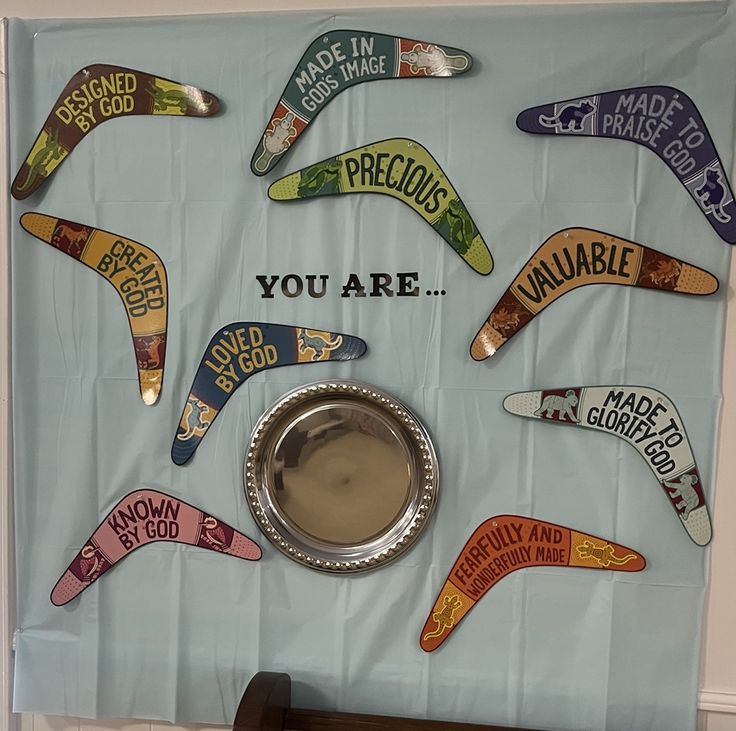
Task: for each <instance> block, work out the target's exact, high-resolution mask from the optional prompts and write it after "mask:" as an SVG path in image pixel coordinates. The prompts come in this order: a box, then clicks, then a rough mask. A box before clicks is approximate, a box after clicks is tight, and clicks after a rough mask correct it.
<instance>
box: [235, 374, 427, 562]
mask: <svg viewBox="0 0 736 731" xmlns="http://www.w3.org/2000/svg"><path fill="white" fill-rule="evenodd" d="M244 482H245V495H246V499H247V502H248V506H249V507H250V510H251V513H252V514H253V517H254V518H255V520H256V522H257V523H258V526H259V527H260V529H261V530H262V531H263V533H264V534H265V536H266V537H267V538H268V539H269V540H270V541H271V543H273V544H274V545H275V546H276V548H278V549H279V550H280V551H281V552H282V553H284V554H285V555H286V556H288V557H289V558H291V559H293V560H294V561H297V562H299V563H301V564H304V565H305V566H309V567H310V568H313V569H317V570H318V571H328V572H332V573H354V572H359V571H368V570H371V569H374V568H378V567H379V566H383V565H384V564H386V563H388V562H390V561H393V560H394V559H395V558H397V557H398V556H400V555H401V554H402V553H403V552H404V551H406V550H407V549H408V548H409V547H410V546H411V545H412V544H413V543H414V541H416V540H417V538H418V537H419V535H420V533H421V532H422V530H423V529H424V527H425V526H426V524H427V521H428V519H429V516H430V515H431V513H432V510H433V508H434V505H435V502H436V500H437V491H438V487H439V471H438V465H437V457H436V455H435V452H434V447H433V446H432V442H431V440H430V438H429V435H428V433H427V430H426V429H425V428H424V426H423V425H422V423H421V422H420V421H419V420H418V419H417V417H416V416H415V415H414V414H412V412H411V411H410V410H409V409H408V408H407V407H406V406H405V405H404V404H402V403H401V402H400V401H399V400H397V399H396V398H394V397H393V396H389V395H388V394H386V393H384V392H383V391H380V390H379V389H377V388H374V387H373V386H370V385H368V384H364V383H358V382H356V381H343V380H330V381H320V382H318V383H311V384H309V385H306V386H302V387H301V388H297V389H295V390H293V391H291V392H289V393H287V394H286V395H285V396H283V397H282V398H281V399H279V400H278V401H277V402H276V403H275V404H274V405H273V406H271V408H270V409H268V410H267V411H266V413H265V414H263V416H262V417H261V418H260V419H259V420H258V423H257V424H256V426H255V428H254V429H253V433H252V434H251V438H250V444H249V446H248V451H247V454H246V458H245V468H244Z"/></svg>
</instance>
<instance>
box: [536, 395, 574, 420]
mask: <svg viewBox="0 0 736 731" xmlns="http://www.w3.org/2000/svg"><path fill="white" fill-rule="evenodd" d="M577 405H578V397H577V396H576V395H575V391H573V390H572V389H571V388H569V389H568V390H567V392H566V393H565V395H564V396H555V395H553V394H550V395H549V396H545V398H544V401H542V405H541V406H540V407H539V408H538V409H537V410H536V411H535V412H534V416H541V417H542V418H545V419H554V418H555V411H556V412H557V413H558V414H559V419H560V421H565V416H567V417H569V419H570V421H572V422H576V421H577V417H576V416H575V413H574V411H573V409H574V408H575V407H576V406H577Z"/></svg>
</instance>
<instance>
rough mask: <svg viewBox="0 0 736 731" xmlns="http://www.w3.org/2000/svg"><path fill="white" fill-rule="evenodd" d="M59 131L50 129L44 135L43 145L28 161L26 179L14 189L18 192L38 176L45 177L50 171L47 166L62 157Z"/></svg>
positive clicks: (32, 183) (27, 188)
mask: <svg viewBox="0 0 736 731" xmlns="http://www.w3.org/2000/svg"><path fill="white" fill-rule="evenodd" d="M58 137H59V132H58V130H56V129H52V130H51V132H49V133H48V134H47V136H46V142H45V143H44V146H43V147H42V148H41V149H40V150H39V151H38V152H37V153H36V154H35V155H34V156H33V158H32V159H31V161H30V162H29V163H28V174H27V175H26V179H25V180H24V181H23V182H22V183H19V184H18V186H17V187H16V191H17V192H19V193H22V192H25V191H26V190H29V189H30V188H31V187H32V186H33V185H34V184H35V182H36V181H37V180H38V178H41V177H43V178H46V177H48V176H49V173H50V172H51V171H50V170H49V166H50V165H51V163H52V162H54V160H60V159H61V158H62V157H64V153H65V152H66V150H65V149H64V148H63V147H62V146H61V145H60V144H59V140H58Z"/></svg>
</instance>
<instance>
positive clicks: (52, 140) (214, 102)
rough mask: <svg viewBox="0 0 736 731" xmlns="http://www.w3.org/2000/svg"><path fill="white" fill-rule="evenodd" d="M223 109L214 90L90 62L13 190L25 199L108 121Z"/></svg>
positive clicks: (25, 163)
mask: <svg viewBox="0 0 736 731" xmlns="http://www.w3.org/2000/svg"><path fill="white" fill-rule="evenodd" d="M219 108H220V101H219V100H218V98H217V97H216V96H215V95H214V94H210V93H209V92H208V91H204V90H203V89H198V88H197V87H196V86H189V85H187V84H180V83H179V82H178V81H171V80H170V79H163V78H160V77H158V76H152V75H151V74H146V73H144V72H142V71H135V70H133V69H128V68H124V67H122V66H109V65H107V64H99V63H98V64H92V65H91V66H87V67H86V68H83V69H81V70H80V71H78V72H77V73H76V74H74V76H72V78H71V79H70V80H69V83H67V85H66V86H65V87H64V90H63V91H62V92H61V94H60V96H59V98H58V99H57V100H56V103H55V104H54V106H53V109H52V110H51V113H50V114H49V116H48V117H47V119H46V121H45V122H44V124H43V127H42V128H41V131H40V132H39V134H38V137H37V138H36V141H35V142H34V143H33V145H32V146H31V150H30V152H29V153H28V155H27V156H26V159H25V160H24V161H23V163H22V165H21V166H20V169H19V170H18V174H17V175H16V176H15V180H14V181H13V184H12V186H11V189H10V192H11V193H12V194H13V197H14V198H18V199H23V198H27V197H28V196H29V195H31V194H32V193H33V192H34V191H36V190H38V188H40V187H41V186H42V185H43V184H44V183H45V182H46V180H48V178H50V177H51V175H52V173H53V172H54V171H55V170H56V169H57V168H58V167H59V165H61V163H62V162H64V160H66V158H67V157H68V156H69V154H70V153H71V151H72V150H73V149H74V148H75V147H76V146H77V145H78V144H79V143H80V142H81V141H82V139H83V138H84V137H86V136H87V135H88V134H89V133H90V132H91V131H92V130H94V129H95V128H96V127H98V126H99V125H100V124H102V123H103V122H107V121H108V120H109V119H115V118H117V117H127V116H131V115H134V114H136V115H139V114H152V115H154V116H159V115H166V116H176V117H183V116H186V117H209V116H212V115H213V114H216V113H217V111H218V110H219Z"/></svg>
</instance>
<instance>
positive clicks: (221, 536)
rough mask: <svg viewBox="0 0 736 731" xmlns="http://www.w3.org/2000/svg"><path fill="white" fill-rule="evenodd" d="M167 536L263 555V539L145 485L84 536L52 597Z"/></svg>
mask: <svg viewBox="0 0 736 731" xmlns="http://www.w3.org/2000/svg"><path fill="white" fill-rule="evenodd" d="M162 541H163V542H169V543H184V544H187V545H190V546H198V547H200V548H204V549H207V550H208V551H215V552H217V553H225V554H227V555H229V556H235V557H236V558H242V559H244V560H246V561H258V560H259V559H260V558H261V549H260V548H259V546H258V544H257V543H254V542H253V541H252V540H251V539H250V538H248V536H245V535H243V534H242V533H240V532H239V531H237V530H235V529H234V528H232V527H231V526H229V525H228V524H227V523H225V522H223V521H221V520H219V519H217V518H215V517H213V516H212V515H210V514H209V513H205V512H204V511H202V510H200V509H199V508H195V507H194V506H193V505H190V504H189V503H185V502H184V501H183V500H179V499H177V498H175V497H173V496H172V495H167V494H166V493H165V492H159V491H158V490H149V489H148V488H141V489H140V490H136V491H134V492H131V493H129V494H128V495H126V496H125V497H124V498H123V499H122V500H121V501H120V502H119V503H118V504H117V505H116V506H115V507H114V508H113V509H112V510H111V511H110V512H109V513H108V514H107V516H106V517H105V519H104V520H103V521H102V522H101V523H100V525H99V526H98V527H97V529H96V530H95V532H94V533H93V534H92V535H91V536H90V537H89V538H88V539H87V540H86V541H85V543H84V547H83V548H82V550H81V551H80V552H79V553H78V554H77V555H76V556H75V557H74V560H73V561H72V562H71V564H69V568H67V570H66V571H65V572H64V574H63V575H62V577H61V578H60V579H59V581H57V582H56V586H54V588H53V590H52V592H51V603H52V604H54V605H55V606H57V607H60V606H63V605H64V604H68V603H69V602H70V601H71V600H72V599H74V598H75V597H77V596H79V594H81V593H82V592H83V591H84V590H85V589H87V588H89V587H90V586H91V585H92V584H93V583H94V582H95V581H97V579H99V578H100V577H101V576H102V575H103V574H105V573H107V571H109V570H110V569H111V568H112V567H113V566H114V565H115V564H117V563H119V562H120V561H122V560H123V559H124V558H126V557H127V556H129V555H130V554H131V553H133V551H136V550H138V549H139V548H140V547H141V546H146V545H148V544H149V543H156V542H162Z"/></svg>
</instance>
